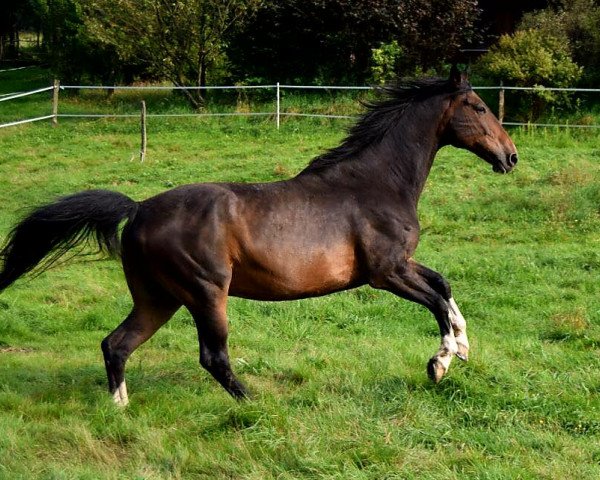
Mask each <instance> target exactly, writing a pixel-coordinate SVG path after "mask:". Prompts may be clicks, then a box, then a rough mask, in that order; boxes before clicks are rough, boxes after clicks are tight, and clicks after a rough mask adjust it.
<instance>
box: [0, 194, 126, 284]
mask: <svg viewBox="0 0 600 480" xmlns="http://www.w3.org/2000/svg"><path fill="white" fill-rule="evenodd" d="M137 208H138V204H137V203H136V202H135V201H133V200H132V199H131V198H129V197H127V196H125V195H123V194H121V193H117V192H111V191H108V190H88V191H85V192H80V193H76V194H74V195H69V196H66V197H62V198H59V199H58V200H56V201H55V202H52V203H49V204H47V205H42V206H41V207H39V208H36V209H35V210H34V211H33V212H31V213H30V214H29V215H28V216H27V217H25V218H24V219H23V220H21V222H19V223H18V224H17V225H16V226H15V227H14V228H13V229H12V231H11V232H10V233H9V234H8V238H7V240H6V243H5V245H4V247H3V248H2V250H0V262H1V264H2V269H1V270H0V291H2V290H4V289H5V288H6V287H8V286H9V285H10V284H12V283H13V282H14V281H15V280H17V279H18V278H19V277H21V276H23V275H25V274H26V273H28V272H30V271H32V270H33V269H35V268H36V267H38V265H39V268H38V269H37V271H38V272H42V271H44V270H46V269H48V268H50V267H51V266H52V264H53V263H54V262H56V261H57V260H58V259H59V258H60V257H61V256H62V255H64V254H65V253H66V252H67V251H69V250H70V249H72V248H73V247H75V246H76V245H78V244H83V245H84V246H85V245H86V244H87V242H88V241H89V239H90V237H93V238H94V239H95V240H96V242H97V243H98V246H99V248H100V250H104V251H106V252H108V253H110V254H118V253H119V251H120V241H119V234H118V232H119V224H120V222H121V221H122V220H124V219H132V218H133V217H134V216H135V213H136V211H137Z"/></svg>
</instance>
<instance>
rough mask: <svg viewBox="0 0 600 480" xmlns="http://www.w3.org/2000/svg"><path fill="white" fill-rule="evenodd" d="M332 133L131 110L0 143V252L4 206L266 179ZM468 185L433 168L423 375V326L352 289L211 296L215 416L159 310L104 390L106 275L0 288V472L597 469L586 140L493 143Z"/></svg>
mask: <svg viewBox="0 0 600 480" xmlns="http://www.w3.org/2000/svg"><path fill="white" fill-rule="evenodd" d="M347 125H348V123H347V122H346V121H325V120H309V119H301V120H297V119H293V120H288V121H285V122H284V123H283V124H282V127H281V129H280V130H279V131H276V130H275V129H274V127H273V124H272V122H266V121H265V120H252V119H238V118H227V119H212V120H200V119H194V120H185V121H184V120H167V119H161V120H152V121H151V122H150V125H149V144H148V154H147V159H146V161H145V162H144V163H140V162H139V161H138V160H137V151H138V149H139V138H138V137H139V132H138V126H137V124H136V123H135V122H129V121H122V120H121V121H114V122H113V121H78V122H71V121H64V122H61V125H60V126H59V127H58V128H55V129H53V128H51V127H50V126H49V125H47V124H36V125H29V126H24V127H17V128H11V129H4V130H0V205H1V208H0V240H1V239H2V238H3V237H4V236H5V235H6V233H7V232H8V230H9V228H10V226H11V225H12V224H13V223H14V222H15V221H16V220H17V219H18V218H19V216H20V215H21V214H22V213H24V212H25V211H26V210H27V208H28V207H30V206H33V205H36V204H38V203H41V202H43V201H46V200H48V199H50V198H52V197H54V196H56V195H62V194H67V193H72V192H75V191H78V190H82V189H89V188H109V189H113V190H118V191H120V192H123V193H125V194H127V195H129V196H131V197H132V198H134V199H136V200H141V199H144V198H147V197H148V196H150V195H152V194H155V193H158V192H161V191H163V190H165V189H168V188H172V187H173V186H176V185H180V184H184V183H190V182H196V181H240V182H251V181H271V180H277V179H282V178H288V177H290V176H292V175H294V174H295V173H297V172H298V171H300V170H301V169H302V167H303V166H305V165H306V164H307V163H308V161H309V160H310V159H312V158H313V157H314V156H316V155H317V154H319V153H321V152H322V151H323V150H324V149H326V148H329V147H333V146H336V145H337V144H338V143H339V141H340V140H341V138H342V137H343V135H344V128H345V127H346V126H347ZM510 133H511V135H512V137H513V139H514V141H515V143H516V145H517V147H518V148H519V153H520V162H519V165H518V166H517V168H516V169H515V171H514V172H513V173H512V174H510V175H503V176H502V175H497V174H494V173H492V171H491V168H490V166H489V165H487V164H485V163H484V162H483V161H481V160H479V159H477V158H476V157H475V156H474V155H473V154H470V153H467V152H463V151H458V150H456V149H452V148H450V147H447V148H445V149H443V150H442V151H441V152H440V154H439V155H438V157H437V159H436V162H435V163H434V166H433V170H432V173H431V175H430V177H429V180H428V182H427V186H426V189H425V192H424V194H423V196H422V200H421V204H420V219H421V226H422V236H421V242H420V245H419V248H418V250H417V254H416V258H417V260H419V261H421V262H423V263H424V264H425V265H427V266H429V267H431V268H433V269H435V270H437V271H439V272H441V273H442V274H444V275H445V276H446V278H447V279H448V280H449V282H450V283H451V285H452V287H453V292H454V296H455V298H456V300H457V302H458V304H459V305H460V307H461V310H462V312H463V314H464V316H465V318H466V320H467V322H468V325H469V337H470V340H471V359H470V361H469V362H468V363H461V362H459V361H456V360H455V361H454V363H453V365H452V367H451V369H450V371H449V373H448V375H447V377H446V378H444V379H443V380H442V382H441V383H440V384H439V385H434V384H432V383H431V382H430V381H429V380H428V379H427V375H426V372H425V365H426V363H427V360H428V358H429V357H430V356H431V354H432V352H433V351H434V350H435V348H436V347H437V345H438V344H439V338H438V337H439V333H438V327H437V325H436V322H435V320H434V319H433V317H432V316H431V314H430V313H429V312H428V311H427V310H425V309H424V308H421V307H419V306H417V305H415V304H413V303H409V302H407V301H404V300H401V299H398V298H394V297H393V296H392V295H391V294H388V293H385V292H380V291H375V290H372V289H370V288H360V289H357V290H352V291H348V292H344V293H339V294H335V295H331V296H328V297H322V298H317V299H310V300H302V301H294V302H283V303H271V302H252V301H247V300H241V299H235V298H232V299H231V300H230V303H229V318H230V325H231V333H230V354H231V357H232V363H233V368H234V370H235V371H236V372H237V373H238V374H239V376H240V377H241V379H242V381H244V382H245V383H246V384H247V385H248V387H249V388H250V390H251V392H252V393H253V395H254V397H253V399H252V400H251V401H248V402H242V403H237V402H235V401H234V400H233V399H231V398H230V397H229V395H228V394H227V393H226V392H225V391H224V390H223V389H222V388H221V387H220V386H219V385H218V384H217V383H216V382H215V381H214V380H213V379H212V378H211V377H210V376H209V375H208V374H207V373H206V372H205V371H204V370H202V369H201V368H200V366H199V364H198V347H197V340H196V332H195V328H194V326H193V322H192V320H191V318H190V316H189V315H188V314H187V312H185V311H183V310H182V311H180V312H178V314H177V315H176V317H175V318H174V319H172V320H171V321H170V322H169V323H168V324H167V325H165V326H164V327H163V328H162V329H161V330H159V332H158V333H157V334H156V335H155V336H154V337H153V338H152V339H151V340H150V341H149V342H148V343H146V344H145V345H143V346H142V347H140V348H139V349H138V351H136V352H135V353H134V354H133V356H132V358H131V359H130V360H129V362H128V369H127V379H128V386H129V391H130V392H129V393H130V401H131V404H130V406H129V407H127V408H126V409H117V408H115V406H114V405H113V404H112V400H111V398H110V397H109V395H108V393H107V392H106V379H105V372H104V365H103V360H102V353H101V351H100V348H99V344H100V341H101V340H102V338H104V336H105V335H106V334H107V333H108V332H109V331H110V330H112V329H113V328H114V327H115V326H116V325H117V324H118V323H119V322H120V321H121V320H122V319H123V317H124V316H125V315H126V314H127V313H128V312H129V309H130V298H129V294H128V292H127V288H126V285H125V282H124V278H123V274H122V271H121V268H120V264H119V262H118V261H116V260H107V259H102V258H97V257H95V256H93V255H92V256H90V257H88V258H87V259H86V258H82V257H78V258H77V259H73V260H71V261H70V262H68V263H65V264H64V265H60V266H58V267H56V268H54V269H53V270H50V271H48V272H46V273H44V274H42V275H40V276H39V277H36V278H33V279H29V280H25V281H20V282H18V283H17V284H15V285H14V286H12V287H11V288H9V289H8V290H6V291H5V292H3V293H2V295H0V477H1V478H11V479H18V478H23V479H31V478H43V479H73V478H81V479H85V478H89V479H131V478H140V479H142V478H143V479H188V478H207V479H213V478H214V479H220V478H223V479H225V478H236V479H237V478H244V479H261V480H262V479H269V478H283V479H296V478H341V479H342V478H343V479H353V478H356V479H382V478H390V479H391V478H403V479H404V478H406V479H411V478H414V479H451V478H476V479H505V478H523V479H529V478H532V479H533V478H535V479H537V478H548V479H554V478H597V477H599V476H600V397H599V394H600V375H599V374H598V371H599V369H600V355H599V348H600V304H599V302H598V285H599V281H600V250H599V247H600V233H599V232H600V211H599V205H600V146H599V145H600V137H599V136H598V134H596V133H589V132H580V133H570V132H559V131H545V130H541V131H535V132H527V131H516V130H515V131H512V132H510Z"/></svg>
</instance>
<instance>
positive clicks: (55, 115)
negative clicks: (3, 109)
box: [0, 67, 600, 128]
mask: <svg viewBox="0 0 600 480" xmlns="http://www.w3.org/2000/svg"><path fill="white" fill-rule="evenodd" d="M22 68H26V67H22ZM374 88H375V87H371V86H344V85H286V84H280V83H276V84H273V85H208V86H204V87H183V86H176V85H175V86H164V85H147V86H131V85H61V84H60V82H58V81H55V82H54V85H52V86H49V87H44V88H39V89H36V90H32V91H29V92H15V93H9V94H2V95H0V102H5V101H9V100H15V99H17V98H22V97H26V96H30V95H34V94H38V93H43V92H47V91H52V92H53V95H52V113H51V114H49V115H42V116H38V117H35V118H27V119H22V120H17V121H13V122H9V123H3V124H0V128H5V127H12V126H16V125H21V124H25V123H32V122H37V121H42V120H48V119H51V121H52V123H53V124H54V125H56V124H57V122H58V119H59V118H139V117H140V114H139V113H136V114H127V113H126V114H118V113H114V114H113V113H108V114H101V113H59V111H58V98H59V92H60V90H112V91H115V90H128V91H152V90H153V91H162V90H164V91H173V90H202V91H208V90H260V89H263V90H264V89H274V90H275V109H274V111H270V112H229V113H147V114H146V115H145V116H147V117H157V118H158V117H173V118H175V117H229V116H248V117H250V116H272V117H274V118H275V123H276V127H277V128H279V126H280V119H281V117H312V118H331V119H352V118H356V116H353V115H330V114H319V113H302V112H286V111H285V110H283V109H282V101H281V90H284V89H285V90H346V91H348V90H356V91H359V90H363V91H364V90H373V89H374ZM473 89H474V90H476V91H477V90H482V91H484V90H495V91H498V92H499V112H498V117H499V118H500V121H501V122H502V124H503V125H507V126H524V127H552V128H600V124H589V125H579V124H573V123H571V124H569V123H564V124H559V123H523V122H511V121H508V122H507V121H503V119H504V92H505V91H510V90H514V91H536V92H539V91H557V92H582V93H600V88H562V87H512V86H505V85H499V86H475V87H473Z"/></svg>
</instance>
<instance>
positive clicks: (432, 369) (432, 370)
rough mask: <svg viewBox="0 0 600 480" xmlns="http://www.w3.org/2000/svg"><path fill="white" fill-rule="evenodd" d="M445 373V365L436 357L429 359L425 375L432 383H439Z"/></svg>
mask: <svg viewBox="0 0 600 480" xmlns="http://www.w3.org/2000/svg"><path fill="white" fill-rule="evenodd" d="M445 374H446V367H444V365H442V363H441V362H440V361H439V360H438V359H437V358H435V357H434V358H431V359H429V363H428V364H427V376H428V377H429V378H430V380H431V381H432V382H433V383H439V382H440V380H441V379H442V377H443V376H444V375H445Z"/></svg>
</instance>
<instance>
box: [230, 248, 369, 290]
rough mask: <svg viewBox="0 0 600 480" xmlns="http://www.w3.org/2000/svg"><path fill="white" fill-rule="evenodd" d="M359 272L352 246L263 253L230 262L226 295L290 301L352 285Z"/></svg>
mask: <svg viewBox="0 0 600 480" xmlns="http://www.w3.org/2000/svg"><path fill="white" fill-rule="evenodd" d="M359 278H360V275H359V271H358V268H357V262H356V258H355V255H354V251H353V249H352V248H350V247H349V246H348V247H341V246H340V247H337V248H333V249H328V250H326V251H317V252H301V251H294V252H291V251H290V252H281V251H278V252H267V253H266V254H264V255H261V256H260V257H256V256H254V257H253V258H243V259H241V260H240V261H239V262H236V263H235V264H234V265H233V271H232V279H231V284H230V287H229V294H230V295H233V296H238V297H244V298H251V299H256V300H291V299H298V298H306V297H315V296H319V295H326V294H328V293H332V292H336V291H340V290H344V289H346V288H350V287H353V286H355V285H356V284H357V282H359Z"/></svg>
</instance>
